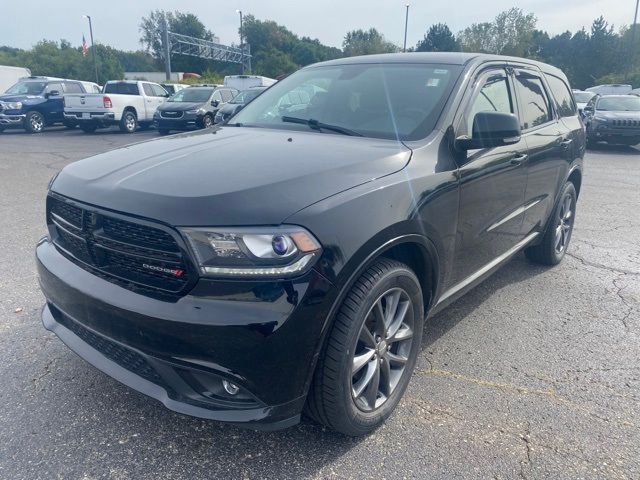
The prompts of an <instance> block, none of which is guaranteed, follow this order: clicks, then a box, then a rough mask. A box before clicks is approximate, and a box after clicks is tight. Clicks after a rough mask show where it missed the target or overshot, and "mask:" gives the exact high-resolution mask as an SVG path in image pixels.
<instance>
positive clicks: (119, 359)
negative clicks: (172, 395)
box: [49, 304, 163, 385]
mask: <svg viewBox="0 0 640 480" xmlns="http://www.w3.org/2000/svg"><path fill="white" fill-rule="evenodd" d="M49 309H50V310H51V314H52V315H53V316H54V318H55V319H56V321H57V322H58V323H60V324H62V325H63V326H64V327H66V328H67V329H69V330H71V331H72V332H73V333H75V334H76V335H77V336H78V337H80V339H81V340H82V341H84V342H85V343H88V344H89V345H90V346H91V347H92V348H94V349H95V350H97V351H99V352H100V353H101V354H103V355H104V356H105V357H107V358H108V359H109V360H111V361H112V362H115V363H117V364H118V365H120V366H121V367H123V368H126V369H127V370H129V371H130V372H133V373H135V374H136V375H138V376H140V377H142V378H144V379H145V380H149V381H150V382H153V383H155V384H157V385H162V384H163V382H162V378H160V375H158V373H157V372H156V371H155V370H154V369H153V368H152V367H151V366H150V365H149V363H148V362H147V361H146V360H145V359H144V357H143V356H142V355H140V354H139V353H138V352H135V351H134V350H131V349H129V348H126V347H123V346H122V345H120V344H118V343H115V342H112V341H111V340H108V339H106V338H105V337H103V336H101V335H98V334H96V333H93V332H92V331H91V330H89V329H88V328H86V327H85V326H84V325H81V324H80V323H78V322H76V321H74V320H72V319H71V318H69V317H68V316H67V315H65V314H64V313H62V312H61V311H60V310H58V309H57V308H56V307H55V306H53V305H51V304H50V305H49Z"/></svg>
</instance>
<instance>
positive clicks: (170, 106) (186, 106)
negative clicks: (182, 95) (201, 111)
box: [158, 102, 206, 112]
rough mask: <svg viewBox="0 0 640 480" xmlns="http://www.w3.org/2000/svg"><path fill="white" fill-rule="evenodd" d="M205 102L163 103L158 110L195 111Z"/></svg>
mask: <svg viewBox="0 0 640 480" xmlns="http://www.w3.org/2000/svg"><path fill="white" fill-rule="evenodd" d="M205 104H206V102H164V103H163V104H162V105H160V106H159V107H158V110H162V111H169V112H186V111H187V110H197V109H198V108H200V107H202V106H203V105H205Z"/></svg>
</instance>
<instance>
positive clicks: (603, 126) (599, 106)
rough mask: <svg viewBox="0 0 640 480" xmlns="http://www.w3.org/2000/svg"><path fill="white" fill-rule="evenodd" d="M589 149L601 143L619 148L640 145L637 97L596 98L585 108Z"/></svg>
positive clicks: (639, 115)
mask: <svg viewBox="0 0 640 480" xmlns="http://www.w3.org/2000/svg"><path fill="white" fill-rule="evenodd" d="M584 123H585V126H586V128H587V141H588V143H589V145H593V144H595V143H597V142H600V141H604V142H607V143H612V144H619V145H637V144H638V143H640V97H636V96H635V95H603V96H599V95H597V96H595V97H594V98H592V99H591V100H590V101H589V103H587V105H586V106H585V107H584Z"/></svg>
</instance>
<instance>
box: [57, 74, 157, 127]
mask: <svg viewBox="0 0 640 480" xmlns="http://www.w3.org/2000/svg"><path fill="white" fill-rule="evenodd" d="M168 96H169V94H168V93H167V91H166V90H165V89H164V88H162V87H161V86H160V85H158V84H157V83H151V82H140V81H130V80H122V81H110V82H107V83H106V84H105V86H104V89H103V91H102V93H77V94H67V95H65V96H64V117H65V119H67V120H69V121H73V122H75V123H77V124H78V125H79V126H80V128H81V129H82V130H83V131H85V132H87V133H90V132H95V131H96V129H97V128H103V127H108V126H110V125H119V126H120V130H122V131H123V132H127V133H133V132H135V131H136V130H137V128H138V127H140V129H145V128H148V127H149V126H150V125H151V124H152V123H153V114H154V113H155V112H156V109H157V108H158V107H159V106H160V105H161V104H162V103H163V102H164V101H165V100H166V98H167V97H168Z"/></svg>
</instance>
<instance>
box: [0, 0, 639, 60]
mask: <svg viewBox="0 0 640 480" xmlns="http://www.w3.org/2000/svg"><path fill="white" fill-rule="evenodd" d="M1 3H2V6H1V7H0V11H1V12H2V19H3V21H2V27H1V28H0V45H10V46H16V47H21V48H28V47H30V46H32V45H33V44H34V43H36V42H37V41H38V40H41V39H50V40H59V39H60V38H65V39H67V40H69V41H70V42H71V43H72V44H73V45H79V44H80V43H81V42H82V35H83V34H84V35H85V36H86V38H87V42H88V41H89V28H88V26H87V22H86V20H85V19H83V18H82V15H83V14H88V15H91V17H92V19H93V28H94V35H95V40H96V41H98V42H101V43H105V44H108V45H111V46H113V47H116V48H121V49H126V50H136V49H138V48H140V44H139V37H140V35H139V31H138V25H139V23H140V19H141V17H143V16H144V15H147V14H148V13H149V11H151V10H153V9H163V10H175V9H177V8H179V9H180V11H182V12H190V13H194V14H195V15H197V16H198V17H199V18H200V20H202V22H203V23H204V24H205V25H206V26H207V28H209V29H210V30H211V31H212V32H214V34H216V35H217V36H219V37H220V41H221V42H222V43H231V42H236V43H237V42H238V23H239V20H238V14H237V13H236V9H240V10H242V11H243V12H244V13H245V14H249V13H251V14H253V15H254V16H255V17H256V18H258V19H262V20H266V19H269V20H275V21H276V22H277V23H279V24H281V25H285V26H286V27H287V28H289V29H290V30H292V31H293V32H294V33H296V34H298V35H300V36H303V35H304V36H309V37H312V38H318V39H320V41H321V42H322V43H325V44H328V45H332V46H336V47H340V46H341V44H342V39H343V37H344V34H345V33H346V32H347V31H348V30H353V29H357V28H369V27H375V28H377V29H378V30H379V31H380V32H382V33H383V34H384V35H385V37H386V38H387V39H388V40H390V41H392V42H394V43H396V44H398V45H400V46H402V41H403V34H404V15H405V4H406V3H407V2H406V1H399V0H224V1H213V0H178V1H176V0H153V1H152V0H127V1H123V0H110V1H100V0H58V1H56V2H51V1H44V0H31V1H30V2H28V6H27V4H23V3H22V2H20V1H16V0H13V1H9V0H2V2H1ZM409 3H410V4H411V6H410V9H409V29H408V30H409V31H408V38H407V44H408V45H415V44H416V43H417V42H418V40H420V39H421V38H422V37H423V35H424V32H425V29H426V28H427V27H428V26H430V25H431V24H433V23H437V22H444V23H447V24H448V25H449V27H450V28H451V30H452V31H453V32H454V33H457V32H458V31H460V30H461V29H463V28H464V27H466V26H468V25H469V24H471V23H474V22H483V21H489V20H491V19H493V18H494V17H495V16H496V14H497V13H499V12H501V11H503V10H506V9H508V8H510V7H512V6H513V5H514V4H515V5H517V6H519V7H520V8H522V9H523V10H524V11H525V12H532V13H534V14H535V15H536V17H537V18H538V28H541V29H544V30H547V31H548V32H550V33H561V32H563V31H565V30H571V31H575V30H578V29H580V28H582V27H583V26H584V27H586V28H589V26H590V25H591V22H592V21H593V19H594V18H596V17H598V16H600V15H604V16H605V18H606V19H607V21H608V22H609V23H611V24H614V25H615V27H616V28H618V27H620V26H622V25H629V24H631V23H632V21H633V13H634V8H635V0H517V1H516V0H491V1H488V2H487V1H479V0H454V1H447V0H413V1H411V0H410V1H409Z"/></svg>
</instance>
